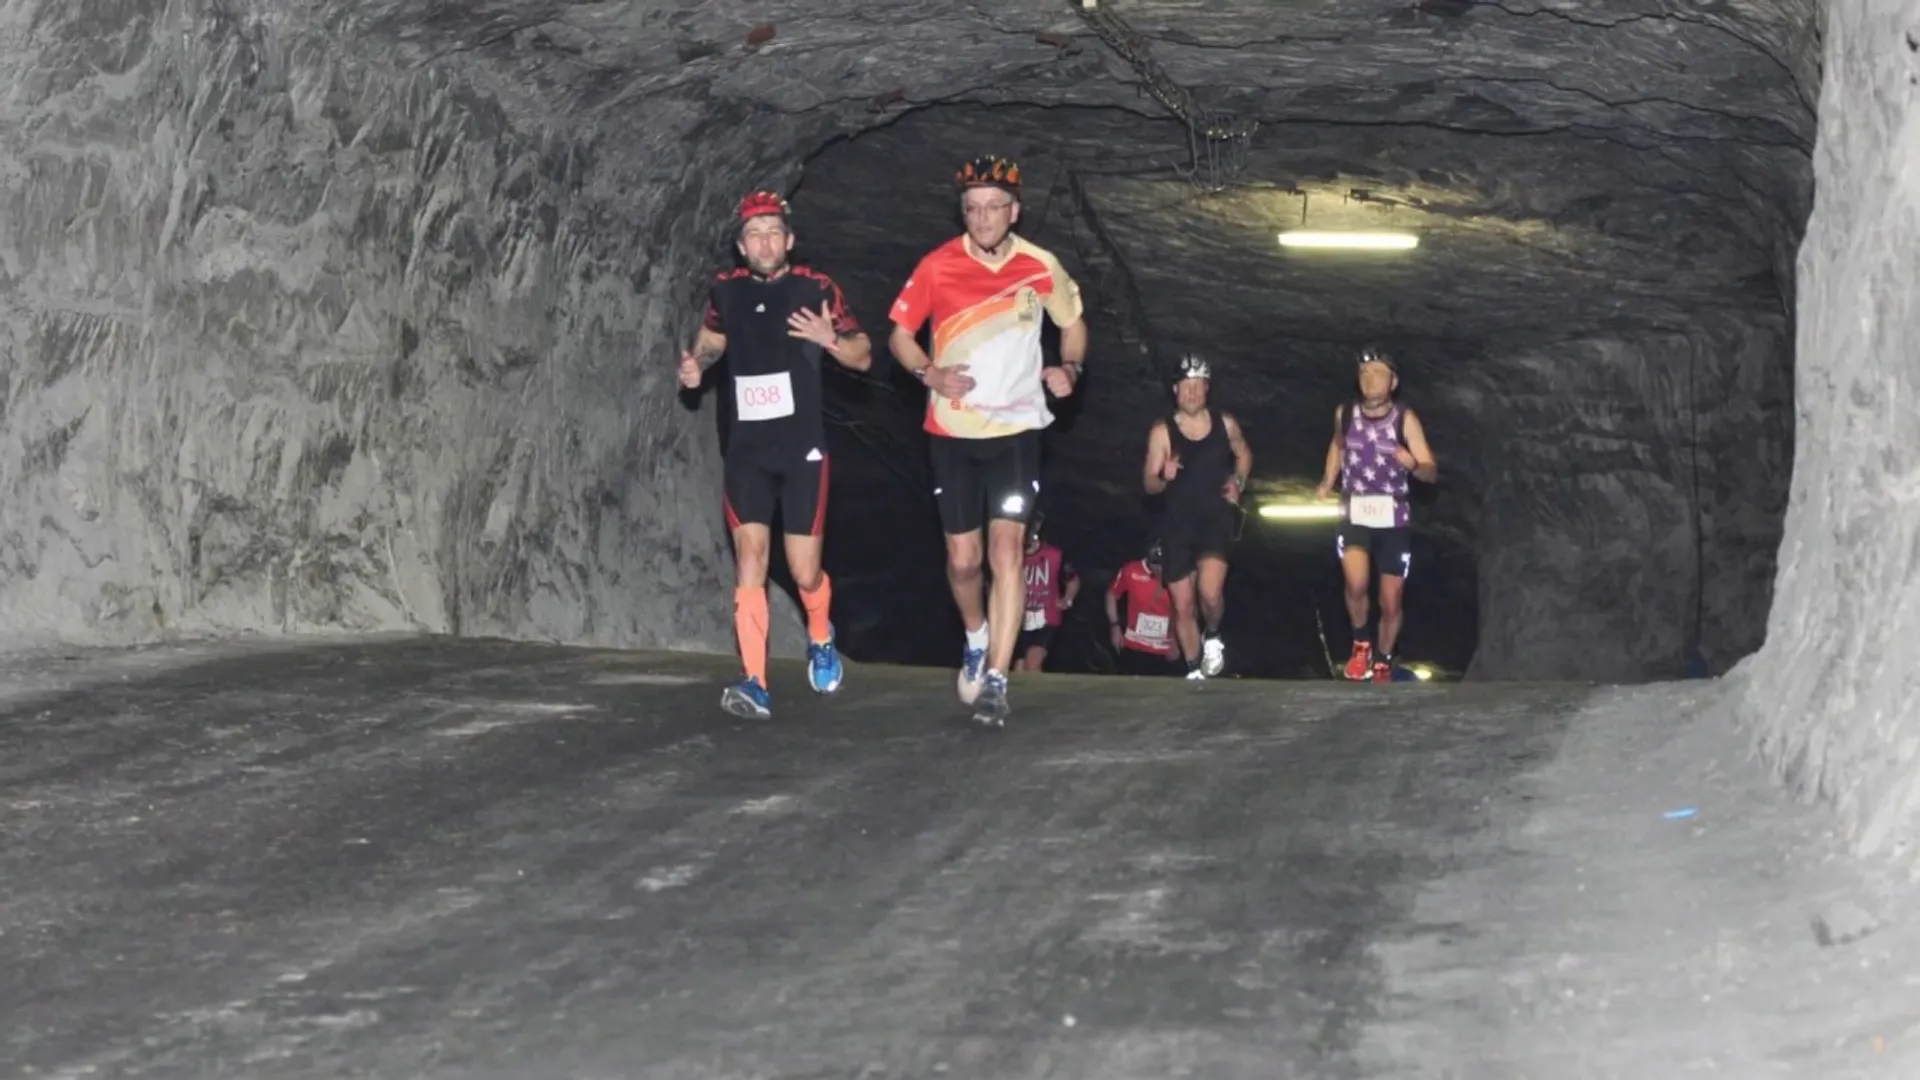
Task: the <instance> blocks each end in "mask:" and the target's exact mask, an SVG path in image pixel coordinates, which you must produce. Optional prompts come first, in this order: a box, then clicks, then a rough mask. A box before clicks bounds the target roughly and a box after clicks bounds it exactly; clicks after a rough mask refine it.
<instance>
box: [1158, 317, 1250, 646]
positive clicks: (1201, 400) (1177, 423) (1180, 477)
mask: <svg viewBox="0 0 1920 1080" xmlns="http://www.w3.org/2000/svg"><path fill="white" fill-rule="evenodd" d="M1212 377H1213V373H1212V370H1211V369H1210V368H1209V367H1208V365H1207V362H1206V361H1205V360H1202V359H1201V358H1200V357H1198V356H1195V355H1193V354H1191V353H1189V354H1187V355H1186V356H1184V357H1182V358H1181V360H1180V370H1179V374H1178V375H1177V376H1176V377H1175V379H1174V384H1173V392H1174V398H1175V400H1176V402H1177V403H1178V407H1177V408H1176V409H1175V410H1174V414H1173V415H1172V416H1171V417H1169V418H1167V419H1165V420H1157V421H1155V422H1154V425H1153V428H1152V429H1151V430H1149V431H1148V432H1147V461H1146V469H1145V473H1144V477H1143V480H1144V484H1145V486H1146V489H1147V494H1149V495H1158V494H1161V493H1162V492H1165V493H1166V510H1165V521H1164V522H1163V523H1162V525H1161V529H1160V536H1161V544H1162V547H1163V548H1164V558H1165V562H1164V564H1163V565H1162V568H1161V576H1162V577H1163V578H1164V579H1165V581H1166V583H1167V589H1168V591H1169V592H1171V593H1172V594H1173V618H1174V628H1175V636H1176V637H1177V638H1178V640H1179V642H1180V652H1181V654H1182V655H1184V656H1185V657H1186V659H1187V678H1189V679H1204V678H1210V677H1212V676H1215V675H1218V674H1220V672H1221V671H1223V670H1225V668H1226V665H1227V648H1226V644H1225V643H1224V642H1222V641H1221V640H1220V620H1221V618H1222V617H1223V616H1225V615H1226V610H1227V602H1226V586H1227V549H1228V548H1229V547H1231V546H1232V544H1233V534H1234V526H1235V525H1237V524H1238V516H1239V513H1240V495H1241V492H1242V491H1243V490H1244V489H1245V487H1246V483H1247V474H1248V473H1250V472H1251V471H1252V470H1253V451H1252V450H1251V449H1249V448H1248V446H1247V440H1246V439H1245V438H1244V437H1243V436H1242V435H1241V433H1240V421H1239V420H1237V419H1235V418H1234V416H1233V414H1232V413H1229V412H1223V411H1222V410H1220V409H1216V408H1213V407H1212V406H1210V405H1208V404H1207V393H1208V391H1209V389H1210V388H1211V385H1212ZM1196 579H1198V580H1197V582H1196ZM1196 585H1197V588H1196ZM1196 592H1197V593H1198V597H1197V604H1196V596H1195V594H1196ZM1196 608H1197V611H1196ZM1203 622H1204V623H1205V633H1204V634H1202V632H1201V624H1202V623H1203Z"/></svg>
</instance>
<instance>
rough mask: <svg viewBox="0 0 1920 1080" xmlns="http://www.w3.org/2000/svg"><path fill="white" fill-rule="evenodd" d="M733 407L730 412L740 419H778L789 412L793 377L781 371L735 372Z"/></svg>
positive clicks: (791, 410) (791, 404) (791, 403)
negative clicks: (759, 373) (766, 373)
mask: <svg viewBox="0 0 1920 1080" xmlns="http://www.w3.org/2000/svg"><path fill="white" fill-rule="evenodd" d="M733 407H734V415H735V416H736V417H738V418H740V419H741V420H748V421H752V420H778V419H780V418H781V417H783V416H792V415H793V378H792V377H791V376H790V375H788V374H787V373H786V372H784V371H776V372H774V373H773V374H771V375H738V376H735V377H734V380H733Z"/></svg>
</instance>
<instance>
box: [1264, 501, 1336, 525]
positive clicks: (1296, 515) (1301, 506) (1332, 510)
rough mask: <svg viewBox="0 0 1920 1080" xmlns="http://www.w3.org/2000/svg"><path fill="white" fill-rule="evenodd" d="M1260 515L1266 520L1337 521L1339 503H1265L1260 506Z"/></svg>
mask: <svg viewBox="0 0 1920 1080" xmlns="http://www.w3.org/2000/svg"><path fill="white" fill-rule="evenodd" d="M1260 516H1261V517H1263V518H1266V519H1267V520H1268V521H1339V520H1340V504H1339V503H1337V502H1327V503H1266V504H1265V505H1263V506H1261V507H1260Z"/></svg>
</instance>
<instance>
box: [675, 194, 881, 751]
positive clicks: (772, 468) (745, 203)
mask: <svg viewBox="0 0 1920 1080" xmlns="http://www.w3.org/2000/svg"><path fill="white" fill-rule="evenodd" d="M738 216H739V219H740V238H739V248H740V254H741V255H742V256H743V257H744V258H745V259H746V262H747V265H746V266H744V267H741V268H740V269H737V270H728V271H725V272H723V273H721V274H720V276H719V278H718V279H717V280H715V281H714V283H713V289H712V291H711V292H709V293H708V294H707V312H706V318H705V319H704V320H703V322H702V323H701V326H700V333H699V336H698V337H696V338H695V339H694V343H693V348H691V349H689V350H687V351H686V352H684V353H682V354H681V355H680V383H681V385H682V386H685V387H687V388H688V389H694V388H697V387H699V385H700V383H701V381H702V377H703V376H704V374H705V372H706V369H707V368H709V367H711V366H712V365H713V363H714V361H716V360H718V359H720V356H721V354H722V353H724V354H726V357H727V368H728V374H729V375H730V376H731V378H730V380H729V381H730V382H731V383H732V384H733V385H732V396H733V403H734V415H733V427H732V430H731V438H730V439H729V440H728V445H727V450H726V468H725V474H726V475H725V481H724V483H725V504H726V513H727V528H728V529H729V530H730V531H732V533H733V554H734V562H735V564H736V572H735V574H736V576H735V585H734V591H733V625H734V631H735V633H736V635H737V636H738V638H739V641H740V660H741V663H742V665H743V666H744V667H745V668H746V677H745V678H743V679H741V680H740V682H738V683H736V684H734V685H732V686H729V687H728V688H727V689H726V692H725V693H724V694H722V695H721V698H720V706H721V707H722V708H724V709H726V710H727V711H728V712H730V713H733V714H734V715H735V716H741V717H753V718H757V717H764V716H767V715H770V712H771V702H770V699H769V698H768V694H767V622H768V612H767V560H768V548H769V547H770V546H771V544H772V539H773V519H774V513H775V511H776V510H777V511H778V512H779V516H780V519H781V526H782V531H783V532H785V533H786V545H785V546H786V552H787V566H788V568H789V569H790V570H792V571H793V580H794V584H796V585H798V586H799V587H800V600H801V603H802V604H803V605H804V606H805V607H806V609H807V640H808V645H807V680H808V682H809V683H811V684H812V687H813V689H814V691H815V692H816V693H821V694H830V693H833V692H834V691H835V690H838V689H839V688H840V679H841V664H840V654H839V652H838V651H837V650H835V648H834V644H833V624H832V622H831V620H830V619H829V612H830V609H831V606H832V602H833V585H832V582H830V581H829V580H828V579H827V574H826V571H825V570H824V569H823V568H822V567H821V564H820V555H821V547H822V545H823V542H824V535H823V534H824V533H825V531H826V521H827V442H826V427H825V424H824V417H823V414H822V406H821V395H822V388H821V377H820V366H821V362H822V358H823V357H827V356H831V357H832V358H833V359H834V361H835V362H836V363H838V364H840V365H841V366H842V367H846V368H851V369H852V370H854V371H865V370H867V369H868V368H869V367H870V366H872V363H873V347H872V344H871V343H870V342H869V341H868V339H867V335H866V334H865V333H863V332H862V331H861V329H860V326H859V324H858V323H856V322H855V321H854V319H853V315H852V313H851V312H849V311H848V310H847V298H846V297H845V296H844V295H843V294H842V293H841V292H840V286H838V285H836V284H834V282H833V279H831V278H829V277H827V276H826V275H825V274H822V273H820V272H818V271H816V270H812V269H810V268H808V267H804V266H794V265H792V264H790V263H789V262H788V261H787V254H788V252H790V251H792V250H793V232H792V230H791V229H789V228H788V227H787V200H785V199H784V198H781V197H780V196H779V195H778V194H775V193H773V192H766V191H756V192H754V193H753V194H751V195H748V196H747V197H746V198H745V199H742V200H741V202H740V207H739V210H738Z"/></svg>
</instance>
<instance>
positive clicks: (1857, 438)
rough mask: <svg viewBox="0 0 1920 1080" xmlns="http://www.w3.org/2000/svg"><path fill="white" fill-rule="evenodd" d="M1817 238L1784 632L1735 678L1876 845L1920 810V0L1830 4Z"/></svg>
mask: <svg viewBox="0 0 1920 1080" xmlns="http://www.w3.org/2000/svg"><path fill="white" fill-rule="evenodd" d="M1825 47H1826V62H1825V71H1826V77H1825V81H1824V83H1823V84H1822V87H1821V92H1820V139H1819V142H1818V145H1817V148H1816V154H1815V158H1814V166H1815V176H1816V180H1817V184H1818V190H1819V198H1818V199H1817V201H1816V203H1815V206H1814V211H1813V215H1812V218H1811V220H1810V221H1809V223H1808V226H1807V233H1806V241H1805V243H1804V244H1803V246H1802V247H1801V249H1800V262H1799V275H1798V280H1799V287H1800V295H1801V305H1800V323H1799V328H1798V357H1797V363H1796V371H1795V382H1796V393H1797V401H1798V422H1797V425H1796V445H1797V452H1796V461H1795V467H1794V473H1793V484H1792V490H1791V495H1790V498H1789V501H1788V505H1787V515H1786V540H1785V543H1784V544H1783V545H1782V547H1781V552H1780V572H1779V579H1778V583H1777V585H1776V587H1775V591H1774V592H1775V600H1774V604H1773V609H1772V614H1771V616H1770V618H1769V619H1768V623H1767V638H1766V644H1765V646H1764V647H1763V648H1762V649H1761V650H1760V651H1759V652H1758V653H1756V654H1754V655H1753V656H1752V657H1751V658H1749V659H1748V660H1746V661H1744V662H1742V663H1741V664H1740V666H1739V667H1738V668H1737V669H1736V670H1735V672H1734V673H1733V676H1732V678H1731V679H1730V680H1729V683H1730V687H1729V693H1730V695H1731V700H1732V702H1733V704H1734V705H1735V707H1737V708H1738V709H1739V710H1740V712H1741V714H1742V716H1743V718H1744V719H1745V720H1746V721H1747V722H1748V723H1750V724H1751V725H1752V726H1753V728H1754V729H1755V731H1756V733H1757V737H1758V741H1759V745H1760V749H1761V750H1762V752H1763V753H1764V754H1765V755H1766V756H1767V758H1768V759H1769V760H1770V761H1771V762H1773V763H1774V765H1775V767H1776V768H1777V770H1778V772H1779V774H1780V775H1781V777H1782V778H1783V779H1784V780H1786V781H1787V782H1788V783H1789V784H1790V785H1792V787H1793V788H1794V789H1796V790H1798V791H1800V792H1802V793H1803V794H1805V795H1807V796H1809V797H1819V798H1823V799H1826V800H1830V801H1831V802H1832V803H1833V804H1834V805H1835V806H1836V807H1837V808H1838V810H1839V813H1840V815H1841V817H1842V818H1843V820H1844V821H1845V822H1846V824H1847V826H1848V827H1849V829H1850V830H1851V831H1852V834H1853V836H1854V837H1855V840H1856V843H1857V846H1858V848H1859V849H1860V850H1861V851H1863V852H1867V853H1877V854H1887V855H1898V856H1902V857H1904V858H1907V859H1911V858H1912V853H1913V835H1914V817H1915V813H1916V811H1920V763H1917V762H1916V760H1915V756H1916V751H1920V712H1916V709H1915V686H1916V678H1920V676H1916V674H1915V673H1916V671H1920V664H1917V663H1916V660H1917V659H1920V658H1917V657H1916V653H1915V649H1914V645H1913V642H1914V640H1915V639H1916V635H1917V634H1920V578H1917V577H1916V575H1917V574H1920V511H1916V509H1915V497H1916V493H1920V487H1917V486H1916V484H1917V483H1920V481H1917V480H1916V475H1917V474H1916V470H1917V469H1920V411H1916V409H1915V406H1914V401H1915V393H1916V391H1917V390H1920V382H1917V381H1916V370H1915V359H1916V357H1920V296H1917V295H1916V293H1917V292H1920V262H1917V261H1916V259H1915V252H1916V251H1920V6H1916V5H1915V4H1913V3H1911V2H1907V0H1857V2H1850V3H1838V4H1834V5H1832V6H1831V7H1830V8H1829V9H1828V11H1827V20H1826V33H1825Z"/></svg>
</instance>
